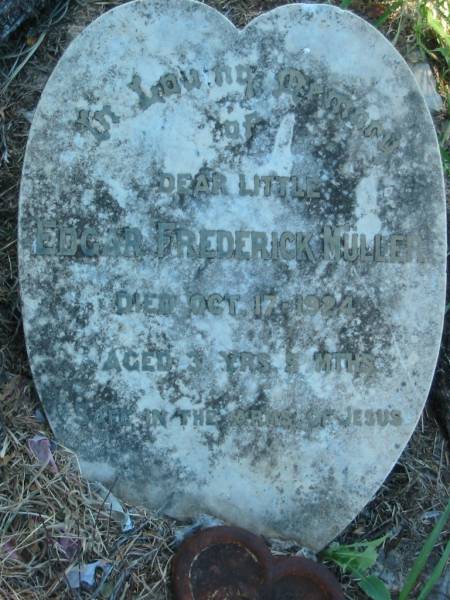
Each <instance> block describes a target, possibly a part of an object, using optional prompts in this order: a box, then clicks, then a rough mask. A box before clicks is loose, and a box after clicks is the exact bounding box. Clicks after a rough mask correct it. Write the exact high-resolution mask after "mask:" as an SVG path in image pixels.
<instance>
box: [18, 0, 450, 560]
mask: <svg viewBox="0 0 450 600" xmlns="http://www.w3.org/2000/svg"><path fill="white" fill-rule="evenodd" d="M19 247H20V248H19V249H20V278H21V279H20V280H21V289H22V299H23V309H24V323H25V331H26V337H27V343H28V350H29V354H30V360H31V365H32V369H33V374H34V379H35V382H36V386H37V389H38V391H39V394H40V397H41V399H42V401H43V403H44V406H45V409H46V411H47V414H48V416H49V419H50V423H51V425H52V427H53V428H54V431H55V434H56V435H57V437H58V438H59V439H60V440H61V441H62V442H64V443H65V444H66V445H67V446H69V447H71V448H73V449H74V450H75V451H76V452H77V453H78V455H79V457H80V461H81V465H82V468H83V470H84V472H85V473H86V475H88V476H89V477H92V478H96V479H100V480H101V481H103V482H106V483H111V482H116V487H115V491H116V493H117V494H121V495H122V496H123V497H125V498H127V499H129V500H131V501H134V502H142V503H146V504H148V505H149V506H151V507H153V508H156V509H160V510H161V511H163V512H164V513H166V514H169V515H173V516H176V517H180V518H184V517H191V516H193V515H195V514H196V513H200V512H207V513H213V514H214V515H217V516H219V517H221V518H223V519H226V520H227V521H229V522H232V523H235V524H238V525H241V526H244V527H247V528H251V529H253V530H255V531H257V532H261V533H264V534H266V535H270V536H284V537H292V538H295V539H297V540H299V541H300V542H301V543H303V544H304V545H308V546H310V547H312V548H313V549H319V548H321V547H323V546H324V545H325V544H326V543H327V542H328V541H329V540H331V539H332V538H333V537H334V536H335V535H336V534H338V533H339V531H340V530H341V529H342V528H343V527H345V526H346V525H347V524H348V523H349V522H350V520H351V519H352V518H353V517H354V516H355V515H356V514H357V513H358V511H359V510H360V509H361V508H362V507H363V506H364V505H365V503H366V502H367V501H368V500H369V499H370V498H371V497H372V495H373V494H374V493H375V491H376V490H377V488H378V487H379V486H380V484H381V483H382V482H383V480H384V478H385V477H386V475H387V474H388V473H389V471H390V469H391V468H392V466H393V464H394V463H395V461H396V460H397V458H398V456H399V454H400V453H401V451H402V449H403V448H404V446H405V444H406V442H407V441H408V439H409V437H410V435H411V433H412V431H413V430H414V427H415V425H416V423H417V420H418V418H419V415H420V413H421V410H422V408H423V405H424V402H425V399H426V396H427V392H428V389H429V386H430V382H431V378H432V376H433V371H434V368H435V363H436V358H437V354H438V350H439V342H440V336H441V328H442V320H443V313H444V294H445V260H446V234H445V205H444V194H443V178H442V170H441V165H440V156H439V151H438V144H437V141H436V135H435V132H434V129H433V124H432V121H431V118H430V115H429V113H428V110H427V108H426V106H425V102H424V100H423V98H422V97H421V95H420V93H419V91H418V88H417V86H416V83H415V81H414V77H413V75H412V73H411V72H410V70H409V69H408V67H407V66H406V64H405V62H404V61H403V59H402V58H401V57H400V56H399V54H398V53H397V52H396V50H395V49H394V48H393V47H392V46H391V45H390V43H389V42H388V41H386V40H385V39H384V38H383V36H382V35H381V34H380V33H379V32H377V31H376V30H375V29H374V28H372V27H371V26H370V25H368V24H367V23H365V22H364V21H363V20H361V19H360V18H358V17H356V16H354V15H353V14H351V13H349V12H344V11H342V10H339V9H336V8H333V7H331V6H326V5H306V4H298V5H296V4H293V5H289V6H284V7H282V8H279V9H277V10H274V11H272V12H269V13H267V14H264V15H262V16H261V17H259V18H257V19H255V20H254V21H253V22H251V23H250V24H249V25H248V26H247V27H246V28H245V29H244V30H242V31H239V30H237V29H236V28H235V27H234V26H233V25H232V24H231V23H230V22H229V21H228V20H227V19H226V18H224V17H223V16H222V15H221V14H219V13H218V12H216V11H215V10H212V9H211V8H208V7H207V6H205V5H203V4H200V3H196V2H190V1H188V0H158V1H154V0H152V1H150V0H143V1H137V2H131V3H129V4H126V5H123V6H121V7H119V8H117V9H114V10H112V11H110V12H108V13H107V14H106V15H105V16H103V17H101V18H100V19H98V20H97V21H95V22H94V23H93V24H92V25H91V26H89V27H88V28H87V29H86V30H85V31H84V32H83V33H82V34H81V35H80V36H79V37H78V38H77V39H76V40H75V41H74V42H73V43H72V45H71V46H70V48H69V49H68V50H67V52H66V53H65V54H64V56H63V58H62V59H61V61H60V62H59V64H58V66H57V67H56V68H55V71H54V73H53V75H52V76H51V78H50V80H49V82H48V84H47V87H46V88H45V90H44V93H43V95H42V99H41V101H40V103H39V106H38V108H37V110H36V114H35V117H34V121H33V125H32V128H31V133H30V139H29V143H28V148H27V153H26V159H25V164H24V171H23V181H22V189H21V205H20V240H19Z"/></svg>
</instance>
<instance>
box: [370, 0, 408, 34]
mask: <svg viewBox="0 0 450 600" xmlns="http://www.w3.org/2000/svg"><path fill="white" fill-rule="evenodd" d="M404 2H405V0H397V2H394V4H392V6H390V7H389V8H388V9H387V10H385V11H384V13H383V14H382V15H381V17H378V19H377V20H376V21H375V27H381V25H383V23H384V22H385V21H387V20H388V19H389V17H390V16H391V15H392V13H393V12H395V11H396V10H397V8H400V7H401V6H402V5H403V4H404Z"/></svg>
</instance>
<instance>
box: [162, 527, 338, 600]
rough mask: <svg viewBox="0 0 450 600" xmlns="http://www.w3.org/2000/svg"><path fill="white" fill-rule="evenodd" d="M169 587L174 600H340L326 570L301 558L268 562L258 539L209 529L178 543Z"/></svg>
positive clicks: (243, 532) (244, 533)
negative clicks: (171, 589) (172, 591)
mask: <svg viewBox="0 0 450 600" xmlns="http://www.w3.org/2000/svg"><path fill="white" fill-rule="evenodd" d="M208 553H209V555H208ZM249 557H251V558H252V561H251V562H248V560H249ZM248 567H249V568H248ZM172 582H173V590H174V593H175V599H176V600H210V599H211V600H212V599H214V600H215V599H217V600H222V599H233V600H235V598H245V599H246V600H286V599H287V598H289V599H290V600H291V599H292V600H306V599H307V600H344V598H345V597H344V593H343V591H342V589H341V587H340V585H339V583H338V581H337V580H336V578H335V577H334V576H333V575H332V573H331V572H330V571H329V570H328V569H327V568H326V567H324V566H322V565H319V564H317V563H315V562H313V561H311V560H307V559H306V558H300V557H275V556H272V554H271V553H270V551H269V549H268V547H267V545H266V543H265V542H264V540H263V538H262V537H260V536H257V535H254V534H253V533H250V532H249V531H247V530H245V529H240V528H239V527H211V528H209V529H204V530H203V531H200V532H199V533H197V534H195V535H193V536H192V537H190V538H188V539H187V540H186V541H185V542H183V544H182V545H181V546H180V548H179V550H178V552H177V555H176V556H175V559H174V563H173V572H172ZM236 590H239V592H236Z"/></svg>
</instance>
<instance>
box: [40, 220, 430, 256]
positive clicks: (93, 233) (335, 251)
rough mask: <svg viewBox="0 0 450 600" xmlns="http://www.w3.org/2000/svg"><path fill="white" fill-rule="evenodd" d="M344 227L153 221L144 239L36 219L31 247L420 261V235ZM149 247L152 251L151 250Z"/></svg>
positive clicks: (50, 252) (51, 251) (130, 232)
mask: <svg viewBox="0 0 450 600" xmlns="http://www.w3.org/2000/svg"><path fill="white" fill-rule="evenodd" d="M345 229H347V228H345V227H335V228H333V227H329V226H325V227H324V228H323V229H322V231H321V232H318V233H316V234H314V233H305V232H298V231H297V232H294V231H282V232H275V231H270V232H264V231H251V230H247V231H227V230H222V229H200V230H198V231H196V230H193V229H189V228H187V227H184V226H178V225H177V224H176V223H165V222H159V223H156V228H155V232H154V235H153V236H150V239H146V238H145V237H144V234H143V233H142V231H141V230H139V229H137V228H135V227H119V228H111V229H109V230H108V231H105V232H100V231H99V230H98V229H96V228H93V227H90V226H89V227H81V228H78V227H76V226H75V225H72V224H71V225H65V224H61V223H57V222H56V221H53V220H42V221H38V222H37V223H36V238H35V240H34V242H33V246H34V253H35V254H36V255H38V256H72V257H96V256H126V257H139V256H143V255H147V254H153V255H154V256H156V257H158V258H166V257H178V258H192V259H205V258H207V259H237V260H251V259H253V260H254V259H263V260H285V261H290V260H297V261H309V262H316V261H317V260H319V259H323V260H326V261H331V262H336V261H337V260H344V261H347V262H355V261H360V262H376V263H385V262H391V263H406V262H412V261H413V260H417V261H418V262H423V260H424V247H423V243H422V238H421V237H420V235H416V234H411V233H404V234H401V233H393V234H389V235H382V234H376V235H374V236H367V235H366V234H364V233H352V232H349V231H345ZM152 249H153V251H152Z"/></svg>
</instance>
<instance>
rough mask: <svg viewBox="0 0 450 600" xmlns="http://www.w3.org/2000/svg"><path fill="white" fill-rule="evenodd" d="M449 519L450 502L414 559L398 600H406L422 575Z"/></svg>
mask: <svg viewBox="0 0 450 600" xmlns="http://www.w3.org/2000/svg"><path fill="white" fill-rule="evenodd" d="M449 517H450V500H449V502H448V504H447V507H446V509H445V510H444V512H443V513H442V515H441V517H440V519H439V521H438V522H437V523H436V525H435V526H434V528H433V531H432V532H431V533H430V535H429V536H428V538H427V539H426V541H425V544H424V545H423V547H422V550H421V551H420V553H419V556H418V557H417V559H416V562H415V563H414V564H413V566H412V569H411V571H410V573H409V575H408V577H407V579H406V583H405V585H404V587H403V589H402V591H401V592H400V596H399V600H406V599H407V598H408V597H409V594H410V593H411V592H412V590H413V589H414V586H415V585H416V582H417V580H418V578H419V577H420V574H421V573H422V571H423V569H424V567H425V565H426V563H427V560H428V558H429V556H430V554H431V553H432V551H433V548H434V545H435V544H436V542H437V541H438V538H439V536H440V535H441V532H442V530H443V529H444V527H445V524H446V523H447V521H448V519H449Z"/></svg>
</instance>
